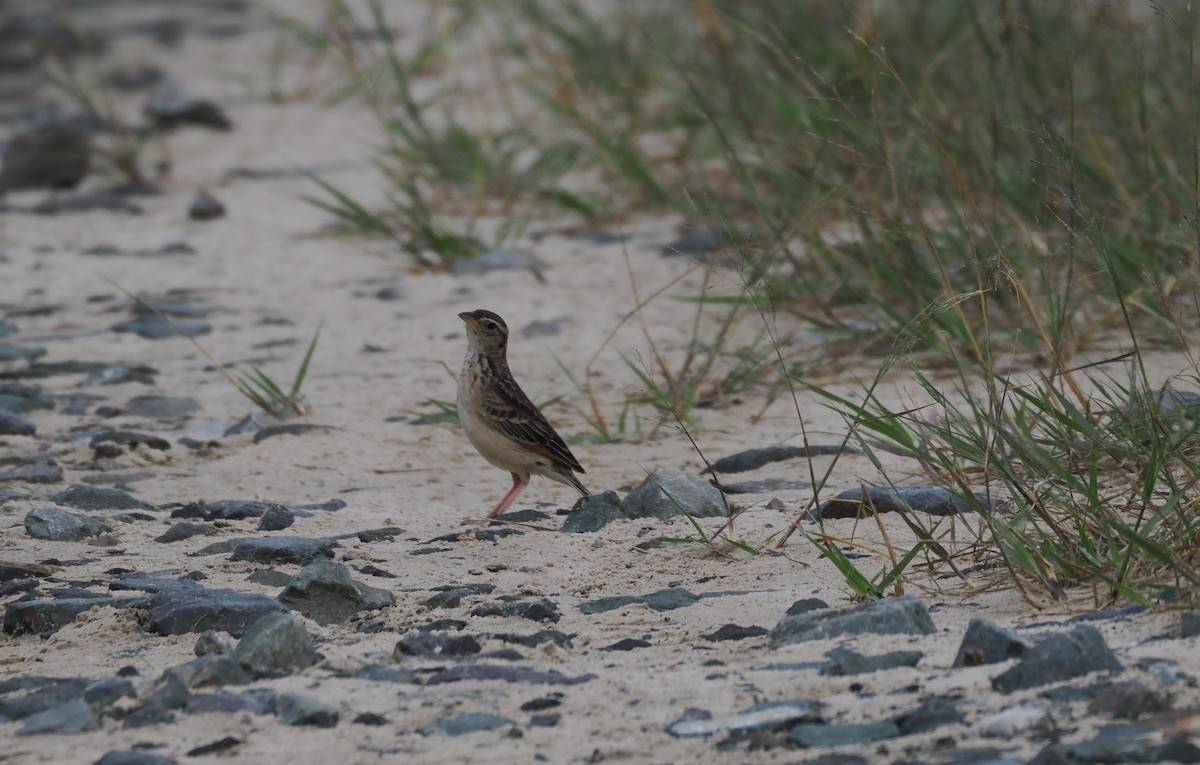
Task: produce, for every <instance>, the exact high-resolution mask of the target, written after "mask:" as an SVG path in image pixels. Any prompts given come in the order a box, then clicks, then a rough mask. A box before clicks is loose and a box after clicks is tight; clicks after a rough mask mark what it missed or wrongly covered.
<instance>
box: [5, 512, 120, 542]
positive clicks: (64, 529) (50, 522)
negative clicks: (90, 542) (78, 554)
mask: <svg viewBox="0 0 1200 765" xmlns="http://www.w3.org/2000/svg"><path fill="white" fill-rule="evenodd" d="M108 531H112V526H109V525H108V524H107V523H105V522H104V521H101V520H99V519H97V518H92V517H91V516H87V515H76V514H75V513H68V512H67V511H66V510H59V509H58V508H55V507H39V508H35V509H33V510H30V511H29V512H28V513H26V514H25V533H27V534H28V535H29V536H31V537H33V538H34V539H47V540H50V541H51V542H78V541H80V540H83V539H87V538H88V537H94V536H99V535H100V534H103V533H105V532H108Z"/></svg>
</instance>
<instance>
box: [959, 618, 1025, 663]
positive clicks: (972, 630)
mask: <svg viewBox="0 0 1200 765" xmlns="http://www.w3.org/2000/svg"><path fill="white" fill-rule="evenodd" d="M1027 650H1029V643H1028V641H1026V640H1023V639H1022V638H1020V637H1017V636H1016V635H1015V634H1013V633H1012V632H1009V631H1008V630H1006V629H1004V628H1003V627H1001V626H1000V625H998V624H993V623H992V622H989V621H988V620H987V619H981V618H979V617H978V616H976V617H972V619H971V621H970V622H969V623H968V624H967V631H966V632H965V633H963V639H962V642H961V643H959V645H958V655H956V656H955V657H954V664H953V666H955V667H978V666H979V665H981V664H996V663H999V662H1002V661H1008V660H1009V659H1016V658H1018V657H1020V656H1023V655H1024V654H1025V652H1026V651H1027Z"/></svg>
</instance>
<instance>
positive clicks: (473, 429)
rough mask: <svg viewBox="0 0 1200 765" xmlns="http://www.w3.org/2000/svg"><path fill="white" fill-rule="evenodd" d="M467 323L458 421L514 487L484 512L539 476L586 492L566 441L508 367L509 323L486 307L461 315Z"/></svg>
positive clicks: (504, 502)
mask: <svg viewBox="0 0 1200 765" xmlns="http://www.w3.org/2000/svg"><path fill="white" fill-rule="evenodd" d="M458 318H460V319H462V320H463V321H464V322H466V325H467V355H466V358H464V359H463V368H462V373H461V374H460V375H459V376H458V420H459V422H461V423H462V427H463V431H464V432H465V433H466V434H467V439H468V440H470V442H471V445H472V446H474V447H475V448H476V449H477V450H478V451H479V453H480V454H481V455H483V458H484V459H485V460H487V461H488V462H490V463H492V464H493V465H495V466H496V467H498V468H501V469H503V470H507V471H508V472H510V473H512V479H513V485H512V488H511V489H509V490H508V493H507V494H505V495H504V499H502V500H500V504H498V505H496V507H495V508H493V509H492V512H490V513H488V516H487V517H488V518H489V519H491V518H495V517H496V516H497V515H499V514H500V513H502V512H504V511H505V510H507V509H508V506H509V505H511V504H512V503H513V500H514V499H516V498H517V495H518V494H520V493H521V491H522V490H524V488H525V487H526V486H528V485H529V479H530V477H531V476H535V475H540V476H545V477H546V478H550V479H552V480H555V481H558V482H559V483H565V484H567V485H569V486H574V487H575V488H576V489H578V490H579V493H580V494H582V495H583V496H585V497H586V496H587V495H588V490H587V489H586V488H584V486H583V484H582V483H580V482H579V479H578V478H576V477H575V472H576V471H578V472H580V473H583V472H586V471H584V469H583V468H582V467H580V466H579V460H577V459H575V455H573V454H571V450H570V449H568V448H567V445H566V443H565V442H564V441H563V440H562V438H561V437H559V435H558V433H555V432H554V428H553V427H551V426H550V423H549V422H546V418H545V417H544V416H542V413H541V412H540V411H539V410H538V408H537V407H536V406H534V404H533V402H532V401H530V400H529V397H528V396H526V395H525V392H524V391H523V390H521V386H519V385H517V381H516V380H514V379H513V375H512V372H511V371H509V369H508V357H507V351H508V325H507V324H505V323H504V319H501V318H500V317H499V316H497V315H496V314H494V313H492V312H491V311H485V310H482V309H480V310H477V311H467V312H464V313H460V314H459V315H458Z"/></svg>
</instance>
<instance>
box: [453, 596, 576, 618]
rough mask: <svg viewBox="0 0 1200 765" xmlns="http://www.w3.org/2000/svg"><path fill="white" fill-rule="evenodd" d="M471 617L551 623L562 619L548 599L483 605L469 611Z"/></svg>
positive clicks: (552, 602) (556, 607) (555, 606)
mask: <svg viewBox="0 0 1200 765" xmlns="http://www.w3.org/2000/svg"><path fill="white" fill-rule="evenodd" d="M471 616H506V617H516V618H519V619H529V620H530V621H534V622H551V623H554V622H557V621H558V620H559V619H561V618H562V615H561V614H559V612H558V606H557V605H556V604H555V603H554V601H552V600H550V599H549V598H538V599H536V600H518V601H515V602H511V603H483V604H481V605H478V606H476V607H475V608H473V609H471Z"/></svg>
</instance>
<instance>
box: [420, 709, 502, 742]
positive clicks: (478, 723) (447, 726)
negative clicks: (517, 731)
mask: <svg viewBox="0 0 1200 765" xmlns="http://www.w3.org/2000/svg"><path fill="white" fill-rule="evenodd" d="M514 725H516V723H515V722H513V721H512V720H510V719H508V718H507V717H501V716H500V715H493V714H489V713H487V712H466V713H464V714H461V715H456V716H454V717H449V718H447V719H445V720H438V721H437V722H436V723H434V729H433V730H430V729H426V728H422V729H421V730H420V731H418V732H419V733H421V734H422V735H425V736H428V735H430V734H431V733H433V732H440V733H445V734H446V735H447V736H465V735H467V734H468V733H478V732H479V731H485V730H495V729H496V728H511V727H513V726H514Z"/></svg>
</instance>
